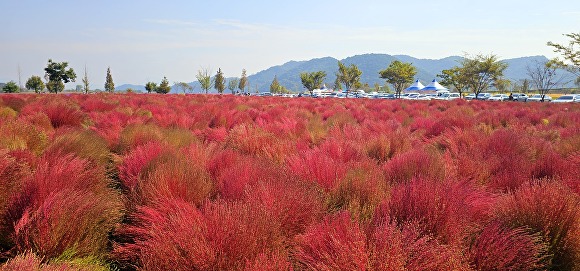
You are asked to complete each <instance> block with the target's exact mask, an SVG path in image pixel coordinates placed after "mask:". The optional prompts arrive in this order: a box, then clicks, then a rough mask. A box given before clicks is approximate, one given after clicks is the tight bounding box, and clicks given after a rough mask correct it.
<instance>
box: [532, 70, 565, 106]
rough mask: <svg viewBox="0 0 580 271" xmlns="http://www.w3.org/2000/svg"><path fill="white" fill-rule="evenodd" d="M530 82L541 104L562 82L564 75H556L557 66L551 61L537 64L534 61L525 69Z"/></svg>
mask: <svg viewBox="0 0 580 271" xmlns="http://www.w3.org/2000/svg"><path fill="white" fill-rule="evenodd" d="M526 70H527V72H528V76H529V77H530V82H531V83H532V85H533V86H534V87H536V89H537V90H538V92H539V94H540V95H542V100H541V101H542V102H543V101H544V97H545V96H546V95H547V94H548V92H550V90H552V89H553V88H554V87H556V86H557V85H558V84H561V83H562V82H564V79H565V77H564V75H558V74H557V70H558V65H557V64H555V63H553V62H552V61H547V62H539V61H535V62H534V63H533V64H531V65H528V66H527V67H526Z"/></svg>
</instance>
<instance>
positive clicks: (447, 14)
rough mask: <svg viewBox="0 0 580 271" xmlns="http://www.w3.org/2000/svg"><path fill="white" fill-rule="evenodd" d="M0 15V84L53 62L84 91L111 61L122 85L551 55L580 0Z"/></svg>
mask: <svg viewBox="0 0 580 271" xmlns="http://www.w3.org/2000/svg"><path fill="white" fill-rule="evenodd" d="M0 11H1V14H0V82H6V81H9V80H14V81H16V82H17V81H18V67H19V66H20V70H21V78H22V81H23V84H24V81H25V80H26V79H27V78H28V77H30V76H31V75H39V76H43V69H44V67H45V66H46V63H47V61H48V59H49V58H52V59H53V60H55V61H59V62H60V61H68V62H69V64H70V66H71V67H73V68H74V69H75V71H76V73H77V76H78V78H79V79H78V80H77V82H80V78H81V77H82V75H83V70H84V67H85V65H86V67H87V70H88V75H89V79H90V82H91V88H93V89H95V88H101V89H102V88H103V84H104V81H105V73H106V70H107V67H108V66H110V67H111V71H112V74H113V79H114V81H115V84H116V85H121V84H125V83H132V84H144V83H146V82H147V81H155V82H159V81H161V79H162V78H163V76H167V78H168V79H169V81H170V82H176V81H185V82H191V81H195V74H196V73H197V71H198V70H199V69H201V68H210V69H211V70H212V71H213V73H215V71H216V70H217V69H218V68H222V70H223V71H224V73H225V75H226V76H228V77H229V76H239V75H240V73H241V70H242V69H243V68H245V69H247V71H248V74H254V73H256V72H259V71H261V70H264V69H266V68H269V67H271V66H274V65H280V64H283V63H285V62H287V61H290V60H308V59H311V58H318V57H325V56H331V57H335V58H338V59H342V58H345V57H348V56H353V55H357V54H365V53H384V54H392V55H394V54H406V55H411V56H414V57H418V58H428V59H439V58H443V57H447V56H451V55H463V54H464V53H469V54H478V53H483V54H489V53H493V54H497V55H498V56H500V57H501V58H513V57H523V56H531V55H545V56H547V57H550V58H551V57H554V56H555V54H554V53H553V52H552V50H551V49H550V48H549V47H547V46H546V42H547V41H555V42H560V43H564V42H567V39H566V38H565V37H563V36H562V34H563V33H571V32H580V1H577V0H569V1H562V0H553V1H536V0H528V1H523V0H501V1H498V0H488V1H459V0H438V1H429V2H427V1H415V0H406V1H388V0H387V1H379V0H359V1H352V0H350V1H348V0H335V1H306V0H294V1H283V2H282V1H258V0H247V1H225V0H211V1H196V0H192V1H185V0H183V1H171V0H168V1H150V0H144V1H131V0H103V1H94V0H93V1H84V0H70V1H64V0H52V1H49V0H45V1H41V0H0ZM385 65H387V64H385ZM385 67H386V66H385ZM72 85H75V83H73V84H72Z"/></svg>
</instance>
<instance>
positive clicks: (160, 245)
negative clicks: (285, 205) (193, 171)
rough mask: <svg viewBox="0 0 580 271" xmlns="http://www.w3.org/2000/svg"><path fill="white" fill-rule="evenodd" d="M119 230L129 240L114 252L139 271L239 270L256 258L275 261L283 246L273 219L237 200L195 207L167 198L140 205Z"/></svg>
mask: <svg viewBox="0 0 580 271" xmlns="http://www.w3.org/2000/svg"><path fill="white" fill-rule="evenodd" d="M119 233H120V235H123V236H127V237H130V239H132V240H131V242H128V243H121V244H117V245H116V246H115V253H114V254H115V257H116V258H117V259H118V261H120V262H121V263H124V264H127V265H133V264H137V265H138V267H139V269H140V270H243V269H244V268H245V267H246V265H247V264H249V263H256V262H255V260H256V259H257V257H262V258H264V257H265V258H271V259H273V258H276V259H277V261H278V264H280V262H279V261H280V258H279V257H280V256H279V255H280V254H279V253H283V251H284V250H283V247H282V246H281V244H282V242H281V239H280V238H279V232H278V226H277V224H276V222H275V221H272V219H271V218H270V217H268V216H267V215H266V213H264V212H263V211H262V210H261V209H260V208H256V207H253V206H249V205H245V204H240V203H225V202H218V203H207V204H206V205H204V206H203V208H202V209H201V210H198V209H197V208H196V207H195V206H193V205H191V204H189V203H186V202H184V201H182V200H178V199H177V200H176V199H172V200H167V201H165V202H160V203H159V204H156V205H155V206H152V207H142V208H140V209H139V211H138V212H137V213H136V214H135V215H134V217H133V218H132V224H131V225H127V226H126V228H124V229H123V230H121V231H120V232H119ZM265 255H270V256H265ZM264 264H266V263H264Z"/></svg>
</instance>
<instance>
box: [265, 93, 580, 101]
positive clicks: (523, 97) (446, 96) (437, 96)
mask: <svg viewBox="0 0 580 271" xmlns="http://www.w3.org/2000/svg"><path fill="white" fill-rule="evenodd" d="M260 96H282V97H312V98H369V99H397V98H399V99H405V100H447V101H449V100H455V99H460V98H461V95H460V94H459V93H457V92H440V93H430V94H421V93H417V92H411V93H401V95H400V96H399V97H397V96H396V95H395V94H392V93H376V92H371V93H364V92H362V91H361V92H354V91H353V92H351V93H349V94H348V96H347V95H346V93H344V92H325V93H315V94H313V95H310V94H309V93H302V94H280V95H276V94H274V95H273V94H272V93H270V92H263V93H261V94H260ZM465 99H466V100H487V101H510V96H509V95H507V94H493V95H492V94H491V93H487V92H482V93H479V94H478V95H477V97H475V94H474V93H471V94H469V95H467V96H465ZM511 100H512V101H516V102H540V101H542V95H540V94H533V95H531V96H528V95H527V94H525V93H513V94H512V99H511ZM544 101H545V102H556V103H565V102H580V94H567V95H562V96H560V97H558V98H557V99H552V97H551V96H549V95H544Z"/></svg>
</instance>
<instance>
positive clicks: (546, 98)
mask: <svg viewBox="0 0 580 271" xmlns="http://www.w3.org/2000/svg"><path fill="white" fill-rule="evenodd" d="M526 101H528V102H541V101H542V95H540V94H534V95H532V96H531V97H529V98H528V99H527V100H526ZM551 101H552V97H550V96H549V95H545V96H544V102H551Z"/></svg>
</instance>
